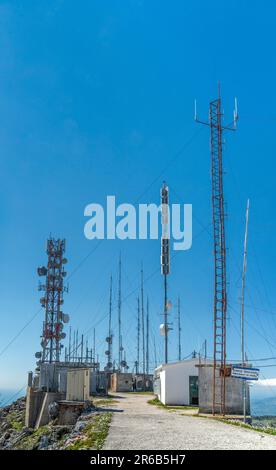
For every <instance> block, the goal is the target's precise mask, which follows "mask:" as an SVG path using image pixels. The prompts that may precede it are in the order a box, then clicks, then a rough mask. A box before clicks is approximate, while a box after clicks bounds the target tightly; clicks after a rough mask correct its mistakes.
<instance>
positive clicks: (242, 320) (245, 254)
mask: <svg viewBox="0 0 276 470" xmlns="http://www.w3.org/2000/svg"><path fill="white" fill-rule="evenodd" d="M248 221H249V199H248V200H247V206H246V216H245V235H244V253H243V270H242V297H241V359H242V365H243V366H245V361H246V358H245V341H244V297H245V277H246V268H247V240H248ZM246 392H247V385H246V381H245V380H243V420H244V423H246Z"/></svg>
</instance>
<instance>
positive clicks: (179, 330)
mask: <svg viewBox="0 0 276 470" xmlns="http://www.w3.org/2000/svg"><path fill="white" fill-rule="evenodd" d="M177 320H178V360H179V361H181V318H180V298H179V297H178V299H177Z"/></svg>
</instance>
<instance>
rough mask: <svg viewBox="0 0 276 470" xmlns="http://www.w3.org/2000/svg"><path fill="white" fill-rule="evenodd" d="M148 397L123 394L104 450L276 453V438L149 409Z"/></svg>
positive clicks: (174, 413)
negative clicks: (252, 451) (254, 451)
mask: <svg viewBox="0 0 276 470" xmlns="http://www.w3.org/2000/svg"><path fill="white" fill-rule="evenodd" d="M149 399H150V397H149V396H148V395H138V394H128V393H125V394H124V393H120V394H117V396H116V401H117V400H118V401H119V403H117V404H112V409H114V411H115V412H114V414H113V418H112V422H111V426H110V430H109V434H108V437H107V440H106V442H105V446H104V449H108V450H115V449H121V450H128V449H131V450H169V449H172V450H196V449H200V450H203V449H211V450H212V449H213V450H215V449H223V450H230V449H237V450H242V449H249V450H250V449H252V450H253V449H254V450H267V449H273V450H274V449H275V450H276V436H269V435H268V434H262V433H259V432H256V431H251V430H248V429H244V428H238V427H236V426H231V425H228V424H224V423H221V422H218V421H214V420H212V419H208V418H207V419H206V418H196V417H193V416H183V415H181V412H180V411H177V412H172V411H168V410H165V409H162V408H159V407H157V406H153V405H149V404H148V403H147V401H148V400H149Z"/></svg>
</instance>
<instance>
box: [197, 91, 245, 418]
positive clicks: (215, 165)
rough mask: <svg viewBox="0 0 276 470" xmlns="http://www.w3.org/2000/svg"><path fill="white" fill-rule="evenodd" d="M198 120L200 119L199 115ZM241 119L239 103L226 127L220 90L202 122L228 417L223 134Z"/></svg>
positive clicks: (217, 368) (220, 406) (218, 391)
mask: <svg viewBox="0 0 276 470" xmlns="http://www.w3.org/2000/svg"><path fill="white" fill-rule="evenodd" d="M195 118H196V121H198V119H197V116H195ZM237 118H238V114H237V104H236V102H235V111H234V121H233V123H232V124H231V125H230V126H223V124H222V119H223V113H222V107H221V97H220V90H219V94H218V98H217V99H216V100H214V101H211V103H210V109H209V122H208V123H206V122H202V121H198V122H200V123H202V124H205V125H208V126H209V127H210V133H211V174H212V210H213V237H214V267H215V269H214V367H213V414H216V413H220V414H222V415H224V414H225V377H226V375H227V367H226V322H227V271H226V240H225V203H224V190H223V131H224V130H235V128H236V121H237Z"/></svg>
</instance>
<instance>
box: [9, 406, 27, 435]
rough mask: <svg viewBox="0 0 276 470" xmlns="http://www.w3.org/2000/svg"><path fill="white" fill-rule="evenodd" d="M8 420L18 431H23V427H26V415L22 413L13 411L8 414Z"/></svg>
mask: <svg viewBox="0 0 276 470" xmlns="http://www.w3.org/2000/svg"><path fill="white" fill-rule="evenodd" d="M7 422H8V423H9V424H10V426H11V427H12V429H15V430H16V431H21V429H22V428H23V427H24V415H23V416H22V414H21V415H20V416H18V414H17V413H16V412H14V411H13V412H11V413H9V414H8V416H7Z"/></svg>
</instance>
